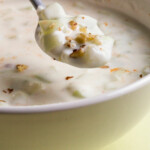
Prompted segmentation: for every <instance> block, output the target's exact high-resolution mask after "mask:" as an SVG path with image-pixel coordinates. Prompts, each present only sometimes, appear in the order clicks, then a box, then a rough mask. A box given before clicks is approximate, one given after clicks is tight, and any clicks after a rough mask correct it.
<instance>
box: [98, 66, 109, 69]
mask: <svg viewBox="0 0 150 150" xmlns="http://www.w3.org/2000/svg"><path fill="white" fill-rule="evenodd" d="M100 68H104V69H107V68H109V66H101V67H100Z"/></svg>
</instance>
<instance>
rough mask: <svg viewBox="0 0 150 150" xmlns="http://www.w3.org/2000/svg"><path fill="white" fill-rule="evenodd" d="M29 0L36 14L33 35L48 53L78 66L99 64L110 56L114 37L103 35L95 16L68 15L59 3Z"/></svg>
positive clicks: (92, 66)
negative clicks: (36, 24) (37, 19)
mask: <svg viewBox="0 0 150 150" xmlns="http://www.w3.org/2000/svg"><path fill="white" fill-rule="evenodd" d="M30 2H31V3H32V5H33V6H34V8H35V9H36V11H37V14H38V17H39V24H38V26H37V28H36V32H35V39H36V41H37V43H38V45H39V47H40V48H41V49H42V50H43V51H44V52H46V53H47V54H48V55H49V56H51V57H53V58H54V59H55V60H58V61H61V62H64V63H67V64H70V65H72V66H76V67H79V68H95V67H100V66H103V65H104V64H106V63H107V62H108V61H109V60H110V58H111V51H112V47H113V43H114V40H113V39H112V38H111V37H109V36H106V35H104V33H103V32H102V31H101V30H100V28H99V27H98V24H97V20H96V19H94V18H92V17H90V16H86V15H78V16H70V15H68V14H66V13H65V10H64V9H63V7H62V6H61V5H60V4H59V3H53V4H51V5H48V6H47V7H45V5H44V4H43V3H42V0H30Z"/></svg>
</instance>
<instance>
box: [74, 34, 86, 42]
mask: <svg viewBox="0 0 150 150" xmlns="http://www.w3.org/2000/svg"><path fill="white" fill-rule="evenodd" d="M75 41H76V42H78V43H80V44H84V43H85V42H86V41H87V36H86V34H84V33H80V34H79V35H78V36H77V37H76V38H75Z"/></svg>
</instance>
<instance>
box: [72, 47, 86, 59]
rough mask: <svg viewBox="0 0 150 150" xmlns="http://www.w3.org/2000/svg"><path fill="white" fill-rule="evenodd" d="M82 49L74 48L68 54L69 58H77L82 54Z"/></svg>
mask: <svg viewBox="0 0 150 150" xmlns="http://www.w3.org/2000/svg"><path fill="white" fill-rule="evenodd" d="M84 53H85V52H84V50H83V49H82V48H80V49H74V50H73V52H72V53H71V54H70V57H71V58H78V57H82V56H83V55H84Z"/></svg>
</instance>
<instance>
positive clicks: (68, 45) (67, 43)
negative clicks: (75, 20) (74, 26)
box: [65, 41, 76, 48]
mask: <svg viewBox="0 0 150 150" xmlns="http://www.w3.org/2000/svg"><path fill="white" fill-rule="evenodd" d="M65 46H66V47H69V48H75V46H76V44H75V43H71V41H68V42H66V43H65Z"/></svg>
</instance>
